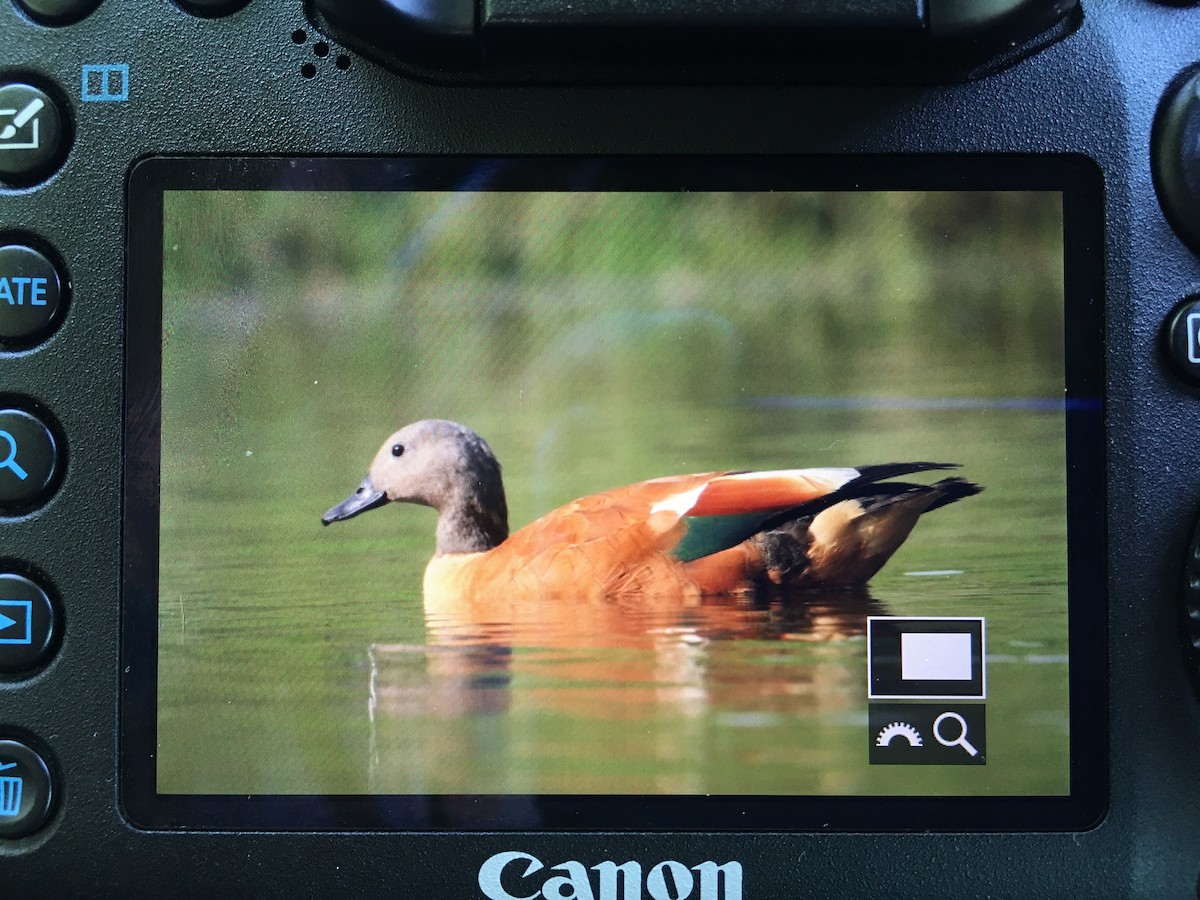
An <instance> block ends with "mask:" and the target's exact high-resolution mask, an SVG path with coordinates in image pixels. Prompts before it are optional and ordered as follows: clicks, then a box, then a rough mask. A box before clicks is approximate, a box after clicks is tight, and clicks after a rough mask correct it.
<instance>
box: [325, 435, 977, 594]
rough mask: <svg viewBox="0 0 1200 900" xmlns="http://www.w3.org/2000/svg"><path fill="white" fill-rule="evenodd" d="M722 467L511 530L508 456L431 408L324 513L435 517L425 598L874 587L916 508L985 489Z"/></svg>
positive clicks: (900, 469) (841, 473)
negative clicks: (397, 508)
mask: <svg viewBox="0 0 1200 900" xmlns="http://www.w3.org/2000/svg"><path fill="white" fill-rule="evenodd" d="M947 467H948V465H947V464H940V463H898V464H888V465H883V466H868V467H860V468H821V469H792V470H784V471H776V472H713V473H706V474H699V475H681V476H675V477H668V478H659V479H654V480H651V481H644V482H640V483H638V484H632V485H628V486H626V487H620V488H615V489H613V490H609V491H605V492H603V493H600V494H594V495H592V496H589V497H584V498H581V499H579V500H575V501H573V502H571V503H568V504H566V505H565V506H562V507H560V508H558V509H556V510H554V511H552V512H550V513H547V514H546V515H544V516H542V517H541V518H539V519H537V520H536V521H534V522H531V523H530V524H528V525H526V526H525V527H523V528H521V529H519V530H518V531H516V532H514V533H513V534H511V535H509V534H508V522H507V518H508V516H507V506H506V503H505V499H504V489H503V484H502V482H501V478H500V466H499V463H497V462H496V459H495V456H494V455H493V454H492V452H491V449H490V448H489V447H488V446H487V444H486V442H484V440H483V439H482V438H480V437H479V436H478V435H477V434H475V433H474V432H473V431H471V430H470V429H468V428H465V427H464V426H462V425H458V424H456V423H454V422H447V421H444V420H426V421H422V422H416V423H414V424H412V425H409V426H406V427H405V428H403V429H401V430H400V431H398V432H396V433H395V434H393V435H392V436H391V437H389V438H388V440H387V441H386V442H385V443H384V445H383V447H382V448H381V449H380V450H379V452H378V453H377V454H376V456H375V459H374V461H373V462H372V464H371V467H370V470H369V472H368V475H367V477H366V478H365V479H364V480H363V482H362V484H361V485H360V486H359V488H358V490H357V491H355V493H354V494H352V495H351V496H350V497H349V498H347V499H346V500H345V501H343V502H342V503H341V504H339V505H337V506H335V507H334V508H332V509H330V510H329V511H328V512H327V513H326V514H325V515H324V517H323V518H322V521H323V522H324V523H325V524H330V523H332V522H335V521H341V520H344V519H348V518H351V517H353V516H355V515H358V514H359V513H361V512H365V511H366V510H368V509H374V508H376V507H378V506H381V505H383V504H384V503H387V502H389V501H400V502H409V503H417V504H421V505H425V506H431V507H433V508H434V509H436V510H437V511H438V513H439V517H438V529H437V552H436V554H435V555H434V557H433V559H432V560H431V561H430V563H429V565H428V567H427V568H426V571H425V578H424V584H423V589H424V594H425V598H426V602H427V603H430V602H436V603H437V604H438V605H441V604H445V603H449V604H453V603H456V602H464V601H473V600H480V601H486V602H491V601H496V600H501V599H503V598H505V597H507V598H510V599H518V598H520V597H529V596H540V597H564V598H566V597H576V598H589V599H606V600H623V601H624V600H631V601H639V602H652V601H653V599H654V598H656V597H662V598H664V599H666V598H672V599H677V598H680V597H701V596H705V595H717V594H733V593H742V592H750V591H754V590H756V589H761V588H769V587H775V586H784V587H791V588H831V587H850V586H854V585H859V584H863V583H865V582H866V581H867V580H868V579H870V577H871V576H872V575H874V574H875V572H877V571H878V570H879V568H880V567H881V566H882V565H883V564H884V563H885V562H886V561H887V559H888V558H890V557H891V555H892V554H893V553H894V552H895V551H896V549H897V548H898V547H899V546H900V544H902V543H903V542H904V540H905V538H907V537H908V534H909V532H910V531H911V530H912V528H913V526H914V525H915V524H916V521H917V519H918V518H919V517H920V515H921V514H922V513H924V512H926V511H928V510H930V509H934V508H936V507H938V506H944V505H946V504H947V503H950V502H953V501H954V500H957V499H959V498H961V497H965V496H969V495H970V494H974V493H977V492H978V491H979V487H978V486H976V485H974V484H972V483H971V482H968V481H964V480H963V479H960V478H949V479H943V480H942V481H939V482H937V483H935V484H932V485H919V484H908V483H900V482H894V481H884V480H883V479H887V478H892V477H895V476H898V475H903V474H907V473H912V472H920V471H927V470H930V469H942V468H947Z"/></svg>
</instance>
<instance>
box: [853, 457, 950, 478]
mask: <svg viewBox="0 0 1200 900" xmlns="http://www.w3.org/2000/svg"><path fill="white" fill-rule="evenodd" d="M957 468H960V465H959V463H939V462H903V463H899V462H897V463H880V464H878V465H874V466H855V469H856V470H857V471H858V477H857V478H855V479H854V480H855V481H856V482H872V481H882V480H883V479H885V478H895V477H896V476H897V475H911V474H912V473H913V472H933V471H938V470H944V469H957Z"/></svg>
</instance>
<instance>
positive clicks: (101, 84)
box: [82, 63, 129, 103]
mask: <svg viewBox="0 0 1200 900" xmlns="http://www.w3.org/2000/svg"><path fill="white" fill-rule="evenodd" d="M82 97H83V100H84V102H88V103H120V102H122V101H125V100H128V99H129V66H127V65H125V64H124V63H119V64H111V65H102V66H96V65H91V66H84V67H83V93H82Z"/></svg>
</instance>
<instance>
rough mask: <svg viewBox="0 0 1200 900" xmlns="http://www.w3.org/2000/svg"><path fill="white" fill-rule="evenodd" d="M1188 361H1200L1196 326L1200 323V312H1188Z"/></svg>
mask: <svg viewBox="0 0 1200 900" xmlns="http://www.w3.org/2000/svg"><path fill="white" fill-rule="evenodd" d="M1186 322H1187V339H1188V362H1190V363H1200V347H1197V346H1196V332H1197V331H1200V329H1198V328H1197V327H1196V326H1197V325H1200V313H1188V317H1187V320H1186Z"/></svg>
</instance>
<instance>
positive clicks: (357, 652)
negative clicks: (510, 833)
mask: <svg viewBox="0 0 1200 900" xmlns="http://www.w3.org/2000/svg"><path fill="white" fill-rule="evenodd" d="M1096 181H1097V179H1096V178H1095V176H1094V173H1093V172H1091V170H1090V169H1088V168H1087V166H1086V165H1085V164H1081V163H1077V162H1075V161H1064V160H1056V161H1050V160H1032V159H1031V160H1013V159H1004V160H975V161H963V160H958V161H953V162H952V161H937V160H905V161H898V160H874V161H856V162H854V163H853V164H851V163H847V162H845V161H842V162H837V161H824V162H822V161H808V162H801V161H792V160H727V159H715V160H690V161H680V160H661V159H655V160H563V159H552V160H528V159H522V160H391V161H388V160H342V161H338V160H319V161H295V160H291V161H285V160H261V159H260V160H150V161H147V162H146V163H143V164H142V165H141V166H140V167H139V168H138V169H137V170H136V171H135V172H134V175H133V177H132V179H131V189H130V210H131V221H130V261H129V265H130V275H131V288H130V298H129V303H128V310H127V318H128V328H127V333H128V338H129V340H128V350H127V359H128V364H127V410H126V435H127V444H128V459H129V463H128V464H127V469H126V485H125V494H126V556H125V606H124V617H125V618H124V621H125V629H126V660H127V663H129V664H131V668H130V669H129V670H128V671H127V672H126V674H125V676H124V677H125V688H126V703H125V707H124V725H125V727H124V742H123V766H124V768H123V773H124V784H125V790H124V798H125V803H126V808H127V809H128V810H129V811H130V814H131V815H132V817H133V818H134V819H135V821H139V822H142V823H145V824H147V825H172V826H178V827H216V826H229V825H236V826H239V827H249V826H252V825H264V826H270V827H293V828H294V827H334V826H336V827H350V828H354V827H381V826H385V827H399V828H427V827H456V828H463V827H467V828H470V827H479V828H495V827H513V828H541V827H566V826H569V827H584V828H587V827H613V826H624V827H650V828H654V827H663V828H666V827H671V828H679V827H689V826H696V827H701V826H702V827H732V828H745V827H750V828H780V827H812V826H815V825H820V824H822V823H823V822H828V821H831V818H832V820H833V821H834V822H835V823H836V824H837V825H838V826H839V827H858V828H876V827H894V826H896V825H898V824H899V825H911V826H913V827H931V826H932V827H954V826H956V825H959V826H961V825H962V824H963V823H970V824H974V825H983V826H987V827H996V828H999V827H1006V826H1007V825H1009V824H1011V823H1014V822H1019V821H1023V822H1026V823H1033V824H1035V825H1036V824H1040V825H1045V826H1048V827H1067V826H1071V825H1074V826H1078V825H1080V824H1082V823H1084V822H1085V821H1086V820H1087V819H1088V818H1089V817H1094V815H1095V814H1096V811H1097V809H1098V808H1099V807H1100V806H1101V805H1102V803H1103V797H1102V792H1101V787H1100V783H1101V781H1102V772H1103V752H1102V747H1103V723H1102V714H1101V713H1100V712H1098V711H1099V710H1102V709H1103V703H1102V699H1103V698H1102V695H1100V696H1098V695H1096V694H1095V693H1093V690H1094V685H1095V684H1101V683H1102V681H1103V679H1102V677H1097V673H1098V672H1102V668H1101V667H1102V664H1103V645H1102V620H1103V587H1102V585H1103V572H1102V565H1101V564H1100V563H1098V562H1097V561H1098V560H1102V558H1103V556H1102V551H1103V536H1102V529H1101V524H1100V523H1101V521H1102V513H1101V511H1102V509H1103V500H1102V487H1103V485H1102V481H1101V478H1100V474H1099V473H1100V472H1101V471H1102V468H1101V452H1102V446H1101V434H1102V432H1101V422H1102V404H1101V400H1100V397H1101V395H1100V387H1099V385H1100V377H1099V373H1100V362H1099V361H1100V359H1101V358H1102V347H1101V341H1100V335H1101V327H1100V322H1099V316H1098V313H1097V312H1096V311H1095V308H1096V305H1097V304H1096V303H1095V300H1096V296H1097V295H1096V293H1095V291H1096V285H1097V284H1098V283H1099V281H1098V271H1099V268H1098V263H1097V262H1096V256H1095V255H1096V254H1098V252H1099V246H1098V242H1097V241H1096V240H1095V235H1096V233H1097V230H1098V228H1099V225H1098V219H1097V218H1095V217H1094V215H1093V211H1094V210H1095V208H1096V207H1097V204H1098V194H1099V192H1098V189H1097V186H1096ZM1083 679H1087V680H1088V681H1089V684H1088V687H1087V690H1086V692H1085V691H1083V690H1082V689H1081V688H1080V685H1081V684H1083V683H1084V682H1083ZM868 800H869V802H867V801H868ZM1038 804H1040V805H1038ZM831 813H832V814H833V815H832V817H831Z"/></svg>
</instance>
